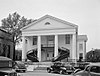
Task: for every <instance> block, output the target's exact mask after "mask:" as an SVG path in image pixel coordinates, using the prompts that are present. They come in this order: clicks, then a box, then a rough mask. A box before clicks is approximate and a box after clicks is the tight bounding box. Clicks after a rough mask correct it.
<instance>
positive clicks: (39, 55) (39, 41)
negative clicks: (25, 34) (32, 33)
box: [37, 35, 41, 61]
mask: <svg viewBox="0 0 100 76" xmlns="http://www.w3.org/2000/svg"><path fill="white" fill-rule="evenodd" d="M37 48H38V53H37V56H38V60H39V61H41V36H40V35H39V36H38V42H37Z"/></svg>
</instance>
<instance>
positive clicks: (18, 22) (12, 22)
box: [1, 12, 34, 60]
mask: <svg viewBox="0 0 100 76" xmlns="http://www.w3.org/2000/svg"><path fill="white" fill-rule="evenodd" d="M33 21H34V20H32V19H27V18H25V17H24V16H23V17H21V16H20V15H19V14H18V13H17V12H15V13H13V14H9V16H8V17H7V18H4V19H2V26H1V28H2V29H4V30H5V31H6V32H8V33H11V35H12V37H13V43H14V56H13V57H14V58H13V59H14V60H15V45H16V44H17V43H19V41H21V36H22V33H21V28H22V27H24V26H26V25H28V24H30V23H32V22H33Z"/></svg>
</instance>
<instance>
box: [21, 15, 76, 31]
mask: <svg viewBox="0 0 100 76" xmlns="http://www.w3.org/2000/svg"><path fill="white" fill-rule="evenodd" d="M62 28H69V29H70V28H77V25H75V24H72V23H69V22H67V21H64V20H61V19H58V18H56V17H53V16H50V15H45V16H43V17H41V18H40V19H38V20H36V21H35V22H33V23H31V24H29V25H27V26H25V27H23V28H22V31H25V30H47V29H51V30H52V29H62Z"/></svg>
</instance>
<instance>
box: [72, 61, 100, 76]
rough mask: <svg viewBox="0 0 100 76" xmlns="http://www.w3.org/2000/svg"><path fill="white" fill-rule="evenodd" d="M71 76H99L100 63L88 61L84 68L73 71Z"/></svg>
mask: <svg viewBox="0 0 100 76" xmlns="http://www.w3.org/2000/svg"><path fill="white" fill-rule="evenodd" d="M73 76H100V63H90V64H89V65H87V66H86V68H85V69H84V70H82V71H79V72H77V73H75V74H74V75H73Z"/></svg>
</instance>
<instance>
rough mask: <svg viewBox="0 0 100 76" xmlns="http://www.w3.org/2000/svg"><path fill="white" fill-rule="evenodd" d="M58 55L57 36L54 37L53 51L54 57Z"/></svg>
mask: <svg viewBox="0 0 100 76" xmlns="http://www.w3.org/2000/svg"><path fill="white" fill-rule="evenodd" d="M57 55H58V35H55V50H54V57H56V56H57Z"/></svg>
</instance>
